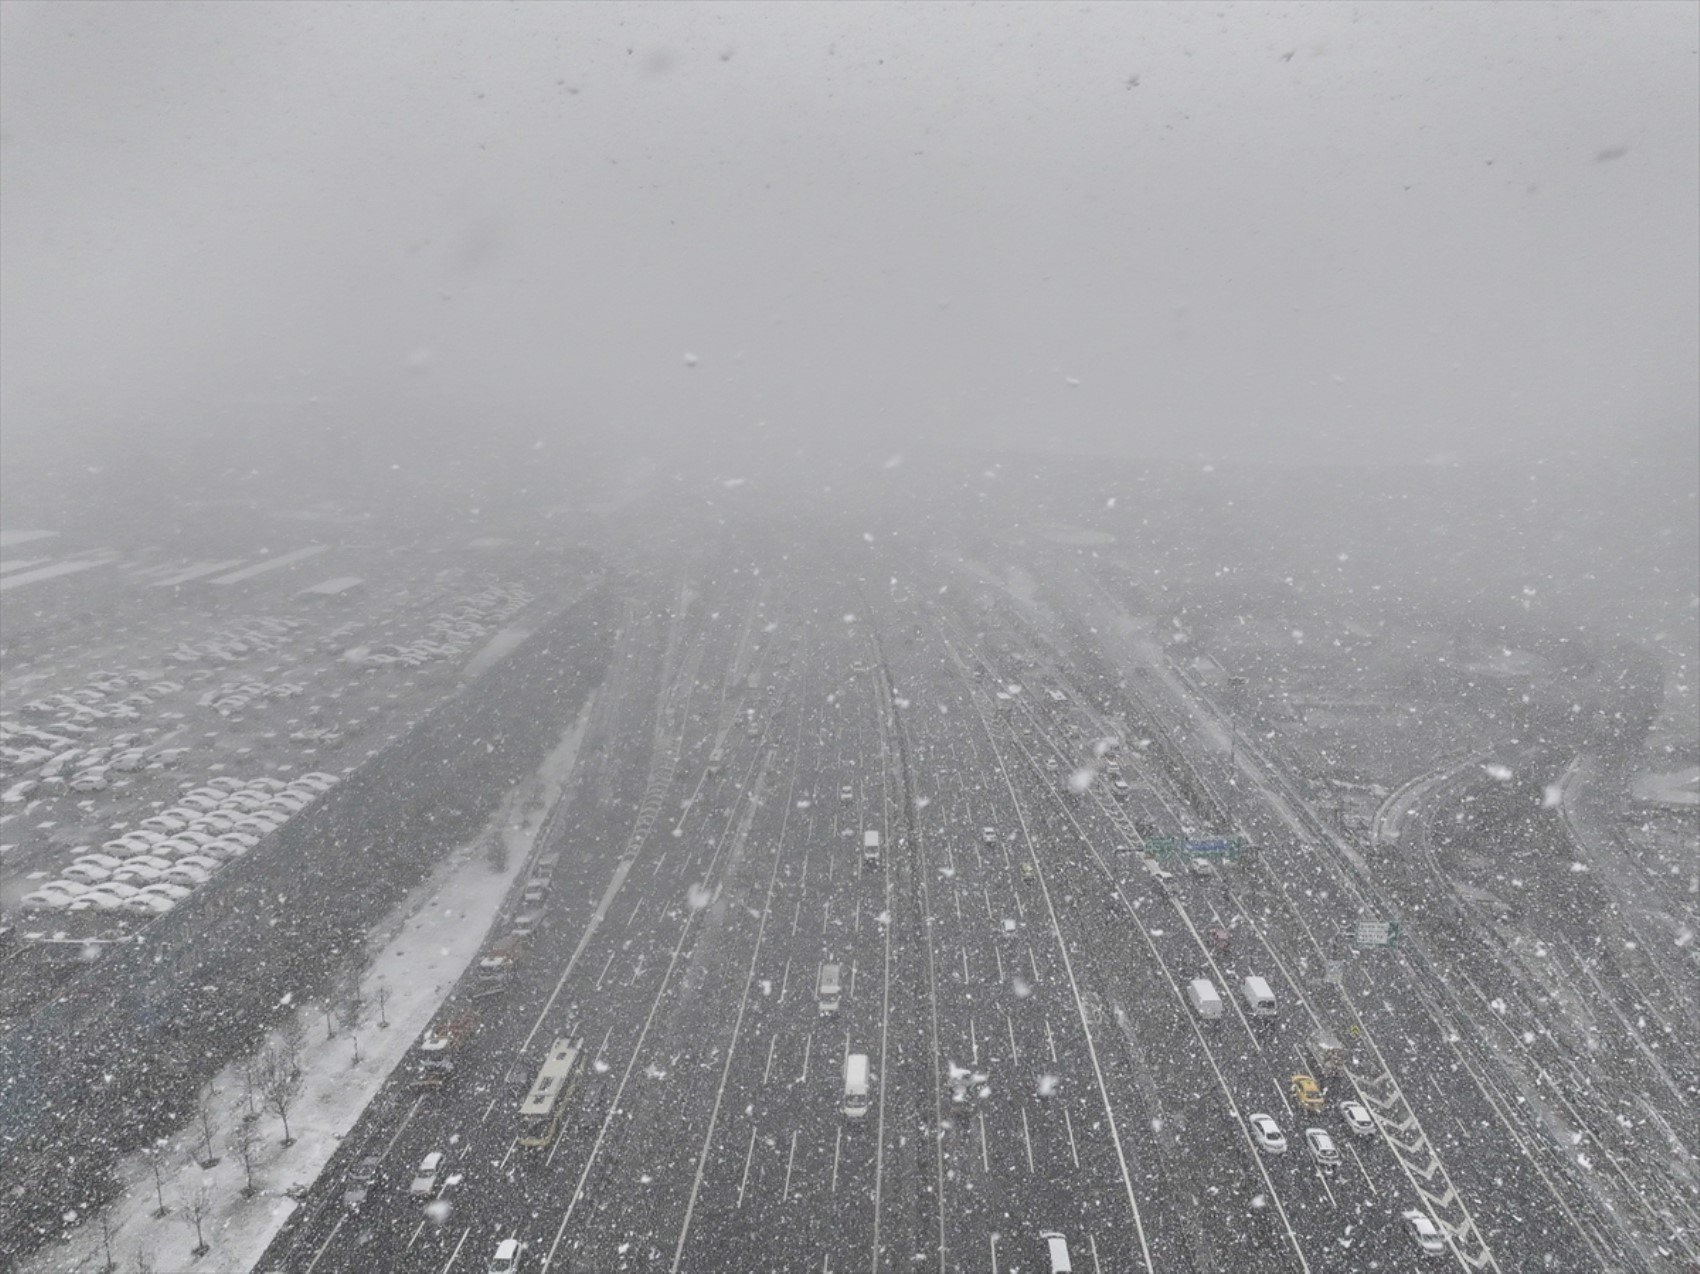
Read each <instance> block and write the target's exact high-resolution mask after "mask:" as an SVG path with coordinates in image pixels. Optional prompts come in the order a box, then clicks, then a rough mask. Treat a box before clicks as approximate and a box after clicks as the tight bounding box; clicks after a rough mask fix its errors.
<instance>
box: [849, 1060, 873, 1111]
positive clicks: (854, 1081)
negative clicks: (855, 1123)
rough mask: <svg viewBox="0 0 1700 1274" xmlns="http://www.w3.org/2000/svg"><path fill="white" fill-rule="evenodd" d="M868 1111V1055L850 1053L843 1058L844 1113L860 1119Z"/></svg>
mask: <svg viewBox="0 0 1700 1274" xmlns="http://www.w3.org/2000/svg"><path fill="white" fill-rule="evenodd" d="M867 1113H868V1055H867V1054H866V1053H851V1054H850V1055H849V1056H848V1057H846V1058H845V1059H844V1115H845V1117H846V1118H847V1119H861V1118H862V1117H863V1116H865V1115H866V1114H867Z"/></svg>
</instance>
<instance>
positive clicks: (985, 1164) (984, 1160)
mask: <svg viewBox="0 0 1700 1274" xmlns="http://www.w3.org/2000/svg"><path fill="white" fill-rule="evenodd" d="M974 1118H975V1119H976V1120H978V1121H979V1124H980V1166H981V1167H982V1168H984V1169H985V1170H986V1172H988V1173H990V1172H991V1170H992V1159H991V1155H990V1153H989V1152H988V1151H987V1149H986V1116H985V1113H984V1112H982V1111H976V1112H975V1113H974Z"/></svg>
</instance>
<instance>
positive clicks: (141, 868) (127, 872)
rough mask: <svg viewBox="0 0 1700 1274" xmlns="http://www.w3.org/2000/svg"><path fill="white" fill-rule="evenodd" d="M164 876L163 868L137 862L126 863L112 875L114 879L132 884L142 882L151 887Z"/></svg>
mask: <svg viewBox="0 0 1700 1274" xmlns="http://www.w3.org/2000/svg"><path fill="white" fill-rule="evenodd" d="M164 875H165V869H164V868H162V867H155V866H154V865H153V864H152V863H143V862H135V863H125V864H124V866H123V867H121V868H120V869H119V870H117V871H115V872H113V873H112V879H114V880H122V881H125V882H127V883H132V884H133V883H135V882H136V881H140V882H141V883H142V884H144V885H151V884H153V883H154V881H156V880H159V879H161V878H162V877H164Z"/></svg>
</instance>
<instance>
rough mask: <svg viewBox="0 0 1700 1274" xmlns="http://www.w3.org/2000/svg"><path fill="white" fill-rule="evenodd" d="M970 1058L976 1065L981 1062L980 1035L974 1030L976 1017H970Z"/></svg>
mask: <svg viewBox="0 0 1700 1274" xmlns="http://www.w3.org/2000/svg"><path fill="white" fill-rule="evenodd" d="M968 1053H969V1058H968V1060H969V1061H970V1062H972V1063H973V1064H974V1065H975V1066H978V1065H979V1064H980V1037H979V1036H978V1035H977V1034H975V1032H974V1019H973V1018H969V1019H968Z"/></svg>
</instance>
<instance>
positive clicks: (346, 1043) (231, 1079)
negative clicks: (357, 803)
mask: <svg viewBox="0 0 1700 1274" xmlns="http://www.w3.org/2000/svg"><path fill="white" fill-rule="evenodd" d="M591 702H594V699H592V701H591ZM590 709H591V703H589V702H587V703H586V705H585V707H584V710H583V711H582V712H581V713H580V715H579V718H578V720H577V721H576V722H574V723H573V724H572V726H571V727H570V728H569V729H568V730H567V731H566V732H565V733H564V734H563V735H562V736H561V741H560V743H559V744H558V745H557V746H556V748H555V750H554V751H552V752H551V753H550V754H549V756H548V757H547V758H545V760H544V762H543V764H542V765H541V766H539V767H538V771H537V773H536V775H534V776H533V777H532V778H530V779H529V780H527V781H526V782H525V783H522V784H521V785H520V786H519V787H518V788H516V789H515V790H514V791H513V792H512V793H510V794H509V796H508V798H507V800H505V801H504V802H503V803H502V805H501V806H500V808H498V809H497V810H496V812H495V814H493V815H492V816H491V818H490V821H489V822H488V823H487V824H486V825H485V827H484V830H483V832H482V833H481V834H480V835H479V836H478V837H477V838H476V839H475V840H474V841H472V842H471V843H469V844H467V845H464V846H462V847H461V848H460V849H458V850H457V851H455V852H454V853H452V854H450V855H449V856H448V857H446V858H445V859H444V861H443V863H442V865H441V866H440V867H439V868H438V870H437V871H436V872H435V873H434V874H433V875H432V877H431V878H430V879H429V880H427V881H426V882H425V883H424V884H423V885H421V886H420V888H419V889H418V890H416V891H414V893H413V894H412V895H411V896H409V897H408V898H407V899H406V900H405V901H404V902H403V903H402V904H401V905H400V906H398V907H397V908H396V909H395V911H393V912H392V913H391V914H390V915H389V916H387V917H386V918H385V920H384V922H383V923H382V924H381V925H380V926H378V927H377V928H376V929H375V930H374V931H373V934H372V936H371V952H372V958H371V964H370V967H369V968H368V970H367V973H366V977H365V980H364V981H363V983H362V990H363V993H364V997H363V998H364V1000H365V1002H366V1004H367V1006H368V1008H367V1014H366V1017H365V1019H364V1020H363V1021H362V1022H361V1023H360V1024H359V1025H358V1026H356V1027H354V1028H353V1029H352V1030H349V1029H346V1028H345V1027H344V1026H343V1025H341V1024H339V1025H337V1027H336V1029H335V1034H334V1035H330V1034H328V1032H327V1026H326V1017H325V1013H324V1011H323V1007H322V1006H320V1005H316V1004H308V1005H303V1006H302V1008H301V1012H300V1013H299V1014H298V1015H297V1020H298V1021H299V1022H300V1024H301V1026H302V1027H304V1028H305V1042H304V1043H303V1044H302V1045H301V1048H300V1052H299V1059H300V1065H301V1069H302V1071H303V1077H302V1081H301V1087H300V1092H299V1094H298V1096H297V1097H296V1098H295V1101H294V1103H293V1105H291V1106H290V1107H289V1131H290V1133H291V1134H292V1135H293V1137H294V1142H293V1144H291V1145H289V1146H287V1147H285V1146H284V1145H283V1126H282V1121H281V1120H280V1118H279V1117H278V1115H277V1113H276V1112H275V1111H274V1110H269V1109H264V1108H261V1109H260V1110H259V1111H258V1113H257V1114H256V1115H253V1116H250V1115H249V1114H248V1110H247V1102H246V1100H245V1097H244V1084H243V1082H242V1073H243V1063H242V1062H240V1061H239V1062H235V1063H232V1064H231V1065H230V1066H228V1067H226V1068H225V1070H224V1071H223V1072H222V1073H221V1074H220V1075H219V1076H218V1077H217V1078H216V1079H215V1080H214V1081H213V1082H212V1083H211V1084H210V1085H208V1086H207V1088H206V1090H205V1091H204V1092H203V1094H202V1099H203V1105H204V1107H205V1110H206V1112H207V1120H206V1122H207V1124H208V1125H209V1126H210V1127H211V1129H212V1139H211V1145H212V1155H213V1156H216V1157H217V1158H218V1159H219V1162H218V1163H217V1164H216V1165H214V1166H213V1167H211V1168H202V1167H201V1162H200V1161H202V1160H204V1159H206V1158H207V1154H206V1150H205V1145H206V1138H205V1136H204V1133H203V1130H202V1121H201V1120H200V1119H199V1118H197V1119H195V1120H193V1121H192V1122H191V1125H190V1126H189V1127H186V1128H182V1129H180V1130H179V1131H178V1132H177V1133H176V1134H175V1135H174V1136H172V1137H169V1138H166V1139H164V1140H163V1141H161V1142H160V1143H159V1144H158V1145H157V1146H156V1147H155V1150H154V1151H153V1152H152V1153H137V1154H134V1155H131V1156H129V1157H128V1158H127V1159H125V1160H124V1161H123V1162H122V1163H121V1164H120V1165H119V1168H118V1177H119V1180H120V1181H121V1182H122V1183H123V1190H122V1193H121V1194H120V1195H119V1196H118V1197H117V1198H116V1199H115V1200H114V1201H113V1202H112V1204H111V1205H110V1206H109V1207H108V1208H107V1209H106V1210H105V1212H104V1214H102V1215H101V1216H96V1217H90V1218H88V1219H87V1220H85V1221H84V1223H83V1224H82V1225H81V1226H79V1227H78V1228H77V1229H76V1230H75V1231H74V1232H73V1233H72V1235H71V1237H70V1238H69V1240H68V1241H66V1242H64V1243H61V1244H57V1245H54V1246H52V1247H49V1248H47V1249H44V1250H43V1251H42V1252H40V1253H37V1255H36V1256H35V1257H34V1258H33V1259H32V1260H30V1261H29V1262H27V1263H26V1264H25V1265H24V1266H23V1267H22V1269H23V1270H24V1271H26V1272H28V1274H71V1272H72V1271H90V1270H100V1269H103V1268H104V1267H105V1265H106V1263H107V1260H108V1254H109V1253H110V1258H111V1259H112V1260H113V1261H115V1262H116V1263H117V1266H118V1268H120V1269H124V1270H133V1269H138V1268H151V1269H154V1270H159V1271H177V1270H205V1271H219V1272H220V1274H222V1272H224V1271H235V1270H247V1269H250V1268H252V1267H253V1266H254V1264H255V1263H256V1262H257V1261H258V1260H259V1259H260V1257H261V1256H262V1255H263V1254H264V1253H265V1250H266V1246H267V1244H269V1243H270V1242H271V1240H272V1237H273V1236H274V1235H275V1234H276V1233H277V1231H278V1229H279V1227H280V1226H281V1225H282V1224H283V1222H284V1220H285V1219H287V1218H288V1216H289V1214H290V1213H291V1212H292V1211H294V1209H295V1206H296V1204H295V1201H294V1200H293V1199H291V1198H289V1197H288V1194H287V1193H286V1192H287V1191H288V1190H289V1188H290V1187H291V1186H295V1185H301V1186H306V1185H310V1184H311V1183H312V1181H313V1179H314V1178H315V1177H316V1176H317V1175H318V1174H319V1172H320V1170H321V1169H323V1167H324V1166H325V1164H326V1163H327V1162H328V1161H329V1160H330V1157H331V1155H332V1154H333V1153H334V1152H335V1150H336V1147H337V1143H338V1142H339V1141H340V1140H341V1139H342V1137H343V1135H344V1134H345V1133H346V1132H347V1131H348V1129H350V1128H351V1127H353V1125H354V1123H355V1121H356V1120H357V1119H358V1118H359V1117H360V1112H361V1111H362V1110H364V1109H365V1107H366V1105H367V1103H368V1102H370V1101H371V1100H372V1098H373V1097H374V1096H375V1095H376V1094H377V1092H378V1090H379V1089H380V1088H381V1087H382V1086H383V1083H384V1080H385V1079H386V1078H387V1077H388V1076H389V1074H390V1072H391V1071H392V1070H394V1069H395V1067H396V1065H397V1064H398V1063H399V1062H401V1060H402V1059H403V1058H404V1057H405V1056H406V1055H407V1052H408V1050H409V1049H410V1048H411V1047H412V1046H413V1043H414V1041H415V1040H417V1039H418V1037H419V1035H420V1033H421V1032H422V1031H423V1030H424V1029H425V1028H426V1027H427V1026H428V1025H429V1024H430V1023H431V1020H432V1018H433V1017H434V1016H435V1015H436V1012H437V1009H438V1007H439V1005H441V1004H442V1002H443V999H444V997H445V996H446V995H447V994H448V992H449V991H450V990H451V989H452V988H453V986H454V984H455V982H456V981H457V980H458V979H459V977H460V975H461V973H462V972H463V971H464V970H465V968H466V966H467V964H468V963H469V962H470V961H471V960H472V959H473V957H474V956H475V955H476V954H477V952H478V950H479V948H480V947H481V946H482V945H483V942H484V937H485V934H486V932H487V931H488V929H489V927H490V924H491V921H492V920H493V919H494V918H495V916H496V913H497V911H498V910H499V909H500V908H501V905H502V900H503V898H504V897H506V895H507V892H508V887H509V885H510V884H512V882H513V879H514V877H515V876H516V875H517V874H518V873H519V871H520V870H521V868H522V867H523V866H524V865H525V863H526V862H527V860H528V858H529V857H530V854H531V851H532V849H533V847H534V845H535V842H536V839H537V836H538V833H539V832H540V831H541V830H542V827H543V824H544V821H545V819H546V818H547V816H548V813H549V811H550V809H552V808H553V807H554V805H555V803H556V802H557V801H558V800H559V799H560V796H561V793H562V792H563V791H564V790H565V787H566V783H567V779H568V777H569V776H570V775H571V773H572V768H573V762H574V759H575V757H576V756H577V753H578V745H579V741H580V739H581V738H582V737H583V734H584V727H585V723H586V722H587V721H588V720H589V714H590ZM498 836H500V837H501V838H503V839H504V840H505V841H506V843H507V851H508V855H507V863H508V866H507V868H506V869H505V870H504V871H501V872H496V871H494V870H492V868H491V859H490V854H489V853H488V848H489V846H490V845H491V843H492V841H493V840H494V838H496V837H498ZM380 993H381V996H382V1005H383V1014H382V1020H380V1016H379V1012H378V1005H379V999H380ZM385 1022H387V1023H388V1025H387V1026H386V1025H384V1023H385ZM281 1035H282V1032H281V1031H280V1032H279V1033H278V1034H277V1035H274V1037H273V1039H272V1040H271V1041H268V1044H276V1043H278V1042H279V1040H280V1039H281ZM264 1052H265V1047H264V1046H262V1048H261V1049H260V1050H259V1053H261V1054H263V1053H264ZM245 1118H247V1119H248V1121H249V1122H250V1123H251V1125H252V1127H253V1129H254V1132H255V1134H256V1136H255V1137H254V1149H253V1151H252V1152H251V1161H252V1167H253V1181H254V1185H255V1186H256V1187H257V1193H255V1194H254V1195H253V1197H252V1198H244V1197H243V1196H242V1189H243V1186H244V1182H245V1177H246V1174H245V1172H244V1168H243V1164H242V1159H241V1156H240V1155H239V1154H238V1153H237V1152H236V1150H235V1149H234V1143H233V1136H234V1134H235V1133H236V1132H237V1131H238V1129H239V1128H241V1127H242V1125H243V1122H244V1119H245ZM156 1166H157V1168H158V1175H157V1180H156V1176H155V1167H156ZM161 1199H163V1201H164V1206H165V1207H166V1208H167V1209H169V1210H168V1211H167V1212H166V1213H165V1214H164V1215H163V1216H161V1215H159V1208H160V1206H161ZM196 1211H200V1212H201V1213H202V1217H201V1227H200V1228H201V1237H202V1239H203V1240H204V1241H205V1243H206V1245H207V1248H208V1250H207V1252H206V1253H205V1254H203V1255H201V1256H199V1257H197V1256H196V1255H195V1248H196V1229H195V1223H194V1213H195V1212H196Z"/></svg>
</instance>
